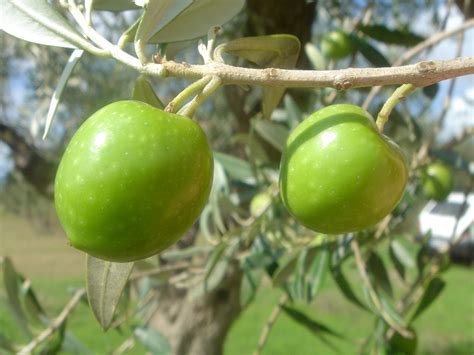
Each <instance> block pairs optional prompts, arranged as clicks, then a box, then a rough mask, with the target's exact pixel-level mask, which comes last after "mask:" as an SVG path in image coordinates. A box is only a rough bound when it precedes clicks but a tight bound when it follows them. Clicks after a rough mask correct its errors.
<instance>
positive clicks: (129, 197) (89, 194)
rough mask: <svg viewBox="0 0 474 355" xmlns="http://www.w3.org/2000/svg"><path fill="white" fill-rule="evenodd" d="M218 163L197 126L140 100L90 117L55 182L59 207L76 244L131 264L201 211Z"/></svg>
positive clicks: (163, 245) (165, 243)
mask: <svg viewBox="0 0 474 355" xmlns="http://www.w3.org/2000/svg"><path fill="white" fill-rule="evenodd" d="M212 178H213V158H212V152H211V150H210V148H209V145H208V142H207V139H206V136H205V134H204V132H203V131H202V129H201V128H200V127H199V125H198V124H197V123H195V122H194V121H192V120H190V119H189V118H187V117H184V116H180V115H176V114H171V113H167V112H164V111H162V110H159V109H156V108H154V107H152V106H150V105H147V104H145V103H142V102H138V101H119V102H115V103H112V104H110V105H108V106H105V107H103V108H102V109H100V110H99V111H97V112H96V113H94V114H93V115H92V116H91V117H90V118H89V119H87V120H86V121H85V122H84V123H83V124H82V126H81V127H80V128H79V129H78V131H77V132H76V134H75V135H74V136H73V138H72V140H71V142H70V143H69V145H68V147H67V149H66V152H65V153H64V156H63V157H62V160H61V162H60V165H59V168H58V171H57V175H56V180H55V205H56V211H57V214H58V216H59V219H60V221H61V223H62V225H63V227H64V229H65V231H66V234H67V236H68V238H69V240H70V243H71V244H72V246H74V247H75V248H77V249H80V250H83V251H85V252H86V253H88V254H90V255H92V256H95V257H97V258H101V259H104V260H109V261H115V262H127V261H133V260H138V259H142V258H146V257H149V256H151V255H154V254H156V253H158V252H160V251H162V250H164V249H166V248H167V247H169V246H170V245H171V244H173V243H174V242H175V241H176V240H177V239H178V238H180V237H181V236H182V235H183V233H184V232H186V230H188V229H189V228H190V227H191V226H192V224H193V223H194V222H195V220H196V219H197V217H198V216H199V214H200V213H201V211H202V209H203V207H204V205H205V203H206V201H207V199H208V196H209V192H210V189H211V184H212Z"/></svg>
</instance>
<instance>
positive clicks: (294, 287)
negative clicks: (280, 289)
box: [290, 248, 308, 300]
mask: <svg viewBox="0 0 474 355" xmlns="http://www.w3.org/2000/svg"><path fill="white" fill-rule="evenodd" d="M307 256H308V249H307V248H304V249H303V250H301V252H300V253H299V255H298V260H297V262H296V268H295V273H294V276H295V277H294V280H293V283H292V284H291V288H290V290H291V298H292V300H304V299H305V275H306V268H305V264H306V263H307V261H306V259H307Z"/></svg>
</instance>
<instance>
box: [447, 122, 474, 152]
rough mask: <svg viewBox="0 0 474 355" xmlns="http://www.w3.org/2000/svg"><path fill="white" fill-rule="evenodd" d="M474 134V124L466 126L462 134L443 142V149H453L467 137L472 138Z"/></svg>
mask: <svg viewBox="0 0 474 355" xmlns="http://www.w3.org/2000/svg"><path fill="white" fill-rule="evenodd" d="M473 135H474V126H470V127H466V128H464V130H463V131H462V132H461V134H460V135H458V136H456V137H454V138H453V139H451V140H450V141H449V142H447V143H445V144H443V145H442V146H441V149H443V150H449V149H452V148H454V147H455V146H457V145H458V144H461V143H462V142H463V141H465V140H466V139H469V138H471V137H472V136H473Z"/></svg>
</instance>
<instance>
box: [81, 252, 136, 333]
mask: <svg viewBox="0 0 474 355" xmlns="http://www.w3.org/2000/svg"><path fill="white" fill-rule="evenodd" d="M86 263H87V296H88V298H89V304H90V306H91V308H92V311H93V313H94V315H95V317H96V318H97V320H98V321H99V323H100V325H101V326H102V328H103V329H104V330H107V329H108V328H109V327H110V324H111V323H112V319H113V316H114V313H115V309H116V307H117V304H118V302H119V300H120V295H121V294H122V291H123V289H124V288H125V285H126V284H127V281H128V278H129V276H130V273H131V272H132V269H133V262H132V263H113V262H110V261H104V260H100V259H96V258H94V257H93V256H90V255H87V258H86Z"/></svg>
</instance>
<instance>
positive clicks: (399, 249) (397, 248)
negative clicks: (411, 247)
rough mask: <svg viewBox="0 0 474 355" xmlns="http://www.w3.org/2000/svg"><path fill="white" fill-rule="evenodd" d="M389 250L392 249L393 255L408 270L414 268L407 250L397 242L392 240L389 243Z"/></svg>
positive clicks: (413, 262)
mask: <svg viewBox="0 0 474 355" xmlns="http://www.w3.org/2000/svg"><path fill="white" fill-rule="evenodd" d="M390 248H391V249H393V253H394V254H395V255H396V256H397V258H398V259H399V260H400V262H401V263H402V264H403V265H405V266H406V267H408V268H414V267H415V261H414V260H413V257H412V256H411V255H410V253H409V252H408V250H406V248H405V247H404V246H403V244H402V243H400V242H399V241H398V240H392V241H391V242H390Z"/></svg>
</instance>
